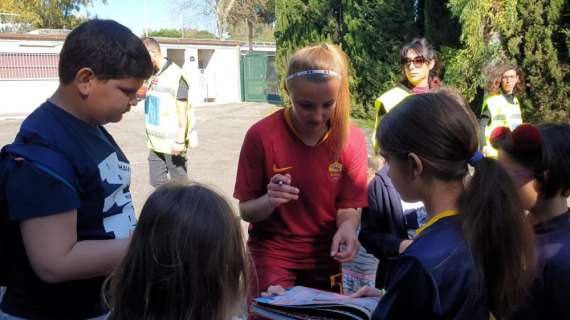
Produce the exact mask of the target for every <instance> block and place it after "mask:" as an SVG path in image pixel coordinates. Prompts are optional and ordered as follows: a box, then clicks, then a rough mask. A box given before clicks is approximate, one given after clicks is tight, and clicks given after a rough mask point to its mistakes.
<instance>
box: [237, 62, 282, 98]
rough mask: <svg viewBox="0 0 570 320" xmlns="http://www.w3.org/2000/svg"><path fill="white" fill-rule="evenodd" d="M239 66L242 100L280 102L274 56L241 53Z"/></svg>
mask: <svg viewBox="0 0 570 320" xmlns="http://www.w3.org/2000/svg"><path fill="white" fill-rule="evenodd" d="M240 67H241V72H240V75H241V99H242V101H247V102H269V103H276V104H280V103H281V97H279V90H278V85H279V82H278V80H277V71H276V70H275V56H273V55H266V54H261V53H252V54H246V55H242V56H241V58H240Z"/></svg>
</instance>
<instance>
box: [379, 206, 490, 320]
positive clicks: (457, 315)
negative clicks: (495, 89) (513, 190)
mask: <svg viewBox="0 0 570 320" xmlns="http://www.w3.org/2000/svg"><path fill="white" fill-rule="evenodd" d="M474 270H475V269H474V262H473V258H472V255H471V254H470V252H469V250H468V249H467V244H466V242H465V239H464V237H463V233H462V228H461V218H460V217H459V216H452V217H446V218H443V219H441V220H439V221H437V222H436V223H434V224H433V225H432V226H430V227H429V228H427V229H425V230H424V231H423V232H422V233H421V234H420V235H419V236H418V237H417V238H416V239H414V242H413V243H412V244H411V245H410V246H409V247H408V249H407V250H406V251H405V252H404V253H403V254H402V255H401V256H400V257H399V258H398V260H397V263H396V265H395V270H394V271H393V273H392V274H391V275H390V276H389V279H388V282H387V285H386V287H387V289H388V291H387V292H386V294H385V295H384V296H383V297H382V299H380V302H379V303H378V306H377V307H376V310H375V311H374V315H373V318H372V319H375V320H380V319H474V320H477V319H485V320H488V319H489V307H488V304H487V300H486V297H485V296H484V294H483V293H482V292H485V291H484V290H480V291H478V290H476V289H475V285H474V282H473V278H474V274H475V271H474Z"/></svg>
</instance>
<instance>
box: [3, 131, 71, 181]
mask: <svg viewBox="0 0 570 320" xmlns="http://www.w3.org/2000/svg"><path fill="white" fill-rule="evenodd" d="M8 155H12V156H15V157H22V158H24V159H25V160H26V161H28V163H30V164H31V165H32V166H34V167H35V168H38V169H40V170H41V171H43V172H45V173H47V174H48V175H50V176H52V177H54V178H56V179H58V180H59V181H61V182H62V183H63V184H65V185H66V186H68V187H70V188H71V189H73V190H75V191H78V190H79V182H78V181H77V176H76V174H75V170H74V169H73V167H72V166H71V164H70V163H69V160H67V159H66V158H65V157H63V156H62V155H61V154H59V153H58V152H57V151H54V150H52V149H49V148H47V147H44V146H41V145H37V144H25V143H17V142H16V143H12V144H9V145H6V146H4V147H3V148H2V151H1V156H0V159H4V158H6V156H8Z"/></svg>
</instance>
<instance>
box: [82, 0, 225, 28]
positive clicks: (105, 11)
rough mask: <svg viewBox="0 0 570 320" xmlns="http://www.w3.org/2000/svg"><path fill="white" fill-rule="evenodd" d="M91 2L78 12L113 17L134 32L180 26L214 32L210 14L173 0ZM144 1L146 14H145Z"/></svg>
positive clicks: (96, 0)
mask: <svg viewBox="0 0 570 320" xmlns="http://www.w3.org/2000/svg"><path fill="white" fill-rule="evenodd" d="M93 2H94V3H93V5H91V6H87V7H85V8H83V9H82V10H81V12H80V14H82V15H87V14H88V16H89V17H91V18H94V17H95V16H97V17H98V18H99V19H113V20H115V21H117V22H119V23H121V24H123V25H125V26H127V27H128V28H129V29H131V30H132V31H133V32H134V33H135V34H137V35H143V32H144V29H145V28H148V29H151V30H159V29H180V28H181V27H182V25H183V20H184V28H194V29H200V30H208V31H210V32H212V33H215V23H214V19H213V17H204V16H203V15H201V14H199V13H198V12H197V11H198V10H191V9H186V10H180V9H179V8H177V5H176V3H179V2H180V1H176V0H107V4H103V3H102V2H101V1H100V0H94V1H93ZM145 2H146V15H145Z"/></svg>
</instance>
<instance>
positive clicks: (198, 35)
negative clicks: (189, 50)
mask: <svg viewBox="0 0 570 320" xmlns="http://www.w3.org/2000/svg"><path fill="white" fill-rule="evenodd" d="M148 35H149V36H150V37H165V38H182V37H184V38H192V39H215V38H216V35H215V34H213V33H211V32H208V31H206V30H196V29H184V34H182V30H180V29H160V30H151V31H149V32H148Z"/></svg>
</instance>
